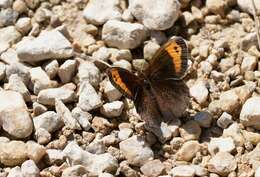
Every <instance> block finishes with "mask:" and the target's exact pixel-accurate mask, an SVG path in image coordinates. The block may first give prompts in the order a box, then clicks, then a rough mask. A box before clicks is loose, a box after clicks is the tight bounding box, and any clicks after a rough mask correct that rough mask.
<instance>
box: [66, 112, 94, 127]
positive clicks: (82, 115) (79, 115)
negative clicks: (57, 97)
mask: <svg viewBox="0 0 260 177" xmlns="http://www.w3.org/2000/svg"><path fill="white" fill-rule="evenodd" d="M71 113H72V116H73V117H74V118H75V119H76V120H77V121H78V123H79V124H80V126H81V127H82V128H83V129H84V130H85V131H88V130H89V129H90V128H91V124H90V122H89V121H90V120H92V115H91V114H90V113H88V112H85V111H82V110H81V109H80V108H78V107H76V108H74V109H73V110H72V112H71Z"/></svg>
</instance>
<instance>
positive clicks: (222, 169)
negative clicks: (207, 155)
mask: <svg viewBox="0 0 260 177" xmlns="http://www.w3.org/2000/svg"><path fill="white" fill-rule="evenodd" d="M236 168H237V162H236V159H235V157H234V156H232V155H231V154H230V153H228V152H219V153H217V154H216V155H215V156H213V157H212V158H211V159H210V161H209V162H208V170H209V171H210V172H213V173H217V174H219V175H221V176H226V175H228V174H229V173H231V172H232V171H234V170H235V169H236Z"/></svg>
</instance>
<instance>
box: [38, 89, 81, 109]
mask: <svg viewBox="0 0 260 177" xmlns="http://www.w3.org/2000/svg"><path fill="white" fill-rule="evenodd" d="M75 98H76V95H75V93H74V91H72V90H69V89H65V88H49V89H44V90H42V91H40V93H39V94H38V97H37V101H38V102H39V103H40V104H43V105H50V106H54V105H55V99H59V100H61V101H62V102H63V103H71V102H73V101H75Z"/></svg>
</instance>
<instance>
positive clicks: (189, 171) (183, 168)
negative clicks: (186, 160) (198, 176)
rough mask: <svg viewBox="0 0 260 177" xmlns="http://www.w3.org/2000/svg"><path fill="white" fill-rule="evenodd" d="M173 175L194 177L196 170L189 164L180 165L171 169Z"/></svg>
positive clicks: (176, 176) (173, 176) (175, 176)
mask: <svg viewBox="0 0 260 177" xmlns="http://www.w3.org/2000/svg"><path fill="white" fill-rule="evenodd" d="M170 173H171V175H172V177H194V176H195V170H194V169H193V168H192V167H190V166H189V165H180V166H177V167H174V168H173V169H172V170H171V172H170Z"/></svg>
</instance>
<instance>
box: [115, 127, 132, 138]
mask: <svg viewBox="0 0 260 177" xmlns="http://www.w3.org/2000/svg"><path fill="white" fill-rule="evenodd" d="M132 134H133V130H132V129H130V128H121V129H120V131H119V132H118V138H119V140H120V141H124V140H126V139H127V138H129V137H130V136H131V135H132Z"/></svg>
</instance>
